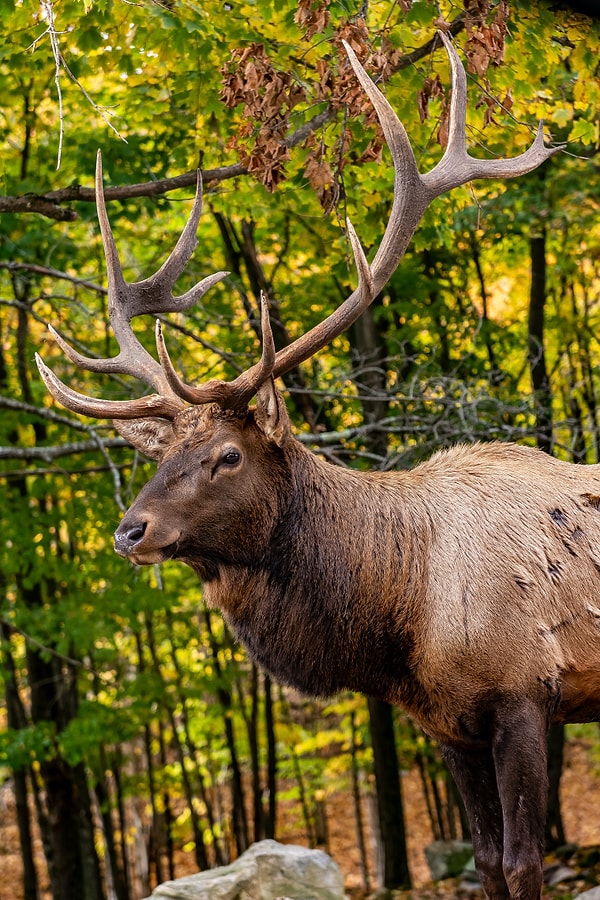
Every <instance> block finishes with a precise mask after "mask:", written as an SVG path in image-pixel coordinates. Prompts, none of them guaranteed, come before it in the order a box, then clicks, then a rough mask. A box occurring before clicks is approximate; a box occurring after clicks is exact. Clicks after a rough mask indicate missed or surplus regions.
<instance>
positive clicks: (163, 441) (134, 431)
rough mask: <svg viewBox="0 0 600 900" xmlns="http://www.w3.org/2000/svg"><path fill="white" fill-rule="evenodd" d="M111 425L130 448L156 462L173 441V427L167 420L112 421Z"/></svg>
mask: <svg viewBox="0 0 600 900" xmlns="http://www.w3.org/2000/svg"><path fill="white" fill-rule="evenodd" d="M113 425H114V427H115V428H116V430H117V431H118V432H119V434H120V435H121V437H124V438H125V440H126V441H128V442H129V443H130V444H131V446H132V447H135V449H136V450H139V451H140V453H143V454H144V456H149V457H150V459H156V460H158V462H160V461H161V459H162V458H163V456H164V454H165V451H166V450H167V448H168V447H169V445H170V444H171V441H172V440H173V425H172V423H171V422H169V421H167V419H113Z"/></svg>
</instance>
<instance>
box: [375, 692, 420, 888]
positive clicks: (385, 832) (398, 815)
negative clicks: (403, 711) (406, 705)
mask: <svg viewBox="0 0 600 900" xmlns="http://www.w3.org/2000/svg"><path fill="white" fill-rule="evenodd" d="M367 703H368V707H369V718H370V722H371V742H372V747H373V764H374V768H375V783H376V787H377V810H378V816H379V828H380V835H381V843H382V845H383V855H384V863H383V887H385V888H388V889H399V890H408V889H410V887H411V881H410V872H409V869H408V855H407V852H406V833H405V829H404V814H403V804H402V787H401V783H400V774H399V767H398V756H397V754H396V742H395V736H394V720H393V716H392V707H391V706H390V705H389V704H388V703H384V702H383V701H382V700H374V699H373V698H371V697H369V698H368V700H367Z"/></svg>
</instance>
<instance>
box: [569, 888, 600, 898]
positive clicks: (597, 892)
mask: <svg viewBox="0 0 600 900" xmlns="http://www.w3.org/2000/svg"><path fill="white" fill-rule="evenodd" d="M575 897H576V900H600V887H593V888H590V890H589V891H583V893H582V894H576V895H575Z"/></svg>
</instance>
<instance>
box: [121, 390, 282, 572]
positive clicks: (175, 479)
mask: <svg viewBox="0 0 600 900" xmlns="http://www.w3.org/2000/svg"><path fill="white" fill-rule="evenodd" d="M147 427H148V426H147V425H146V428H147ZM154 438H155V441H158V444H155V453H154V455H158V450H156V446H159V447H160V452H161V460H160V464H159V467H158V470H157V472H156V474H155V475H154V477H153V478H152V479H151V481H150V482H149V483H148V484H147V485H146V486H145V487H144V488H143V489H142V491H141V492H140V494H139V496H138V497H137V499H136V500H135V502H134V503H133V505H132V506H131V508H130V509H129V511H128V512H127V514H126V515H125V517H124V519H123V520H122V522H121V524H120V525H119V528H118V529H117V531H116V533H115V549H116V551H117V552H118V553H120V554H121V555H122V556H127V557H128V558H129V559H130V560H131V561H132V562H134V563H136V564H138V565H148V564H152V563H159V562H163V561H164V560H165V559H180V560H182V561H184V562H187V563H188V564H189V565H191V566H192V567H193V568H194V569H195V570H196V571H197V573H198V574H199V575H200V577H201V578H203V580H205V581H210V580H211V579H212V578H214V577H216V575H217V573H218V570H219V564H220V563H221V562H222V563H229V564H236V563H239V564H245V563H248V562H250V561H251V560H252V559H254V558H256V557H257V556H260V555H261V553H262V552H263V550H264V547H265V546H266V544H267V543H268V540H269V535H270V532H271V530H272V528H273V525H274V523H275V521H276V520H277V518H278V515H279V509H280V505H281V499H282V487H283V485H284V484H285V477H284V475H283V464H282V452H281V450H280V448H279V447H278V446H277V444H276V443H275V442H274V441H270V440H267V439H265V434H264V433H263V431H262V429H261V428H260V427H259V426H258V425H257V423H256V420H255V416H254V414H253V413H248V414H246V415H234V414H232V413H231V412H224V411H222V410H221V409H220V408H219V407H217V406H210V407H194V408H192V409H187V410H185V411H184V412H182V413H181V414H180V415H179V416H178V417H177V418H176V419H175V421H174V422H173V424H172V426H171V425H170V424H165V423H162V424H160V425H158V426H157V430H156V432H155V433H154Z"/></svg>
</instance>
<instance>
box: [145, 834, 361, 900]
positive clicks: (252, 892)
mask: <svg viewBox="0 0 600 900" xmlns="http://www.w3.org/2000/svg"><path fill="white" fill-rule="evenodd" d="M278 898H285V900H344V879H343V877H342V873H341V871H340V869H339V867H338V866H337V864H336V863H335V862H334V861H333V860H332V859H331V857H330V856H328V855H327V854H326V853H323V852H322V851H321V850H308V849H307V848H306V847H297V846H295V845H292V844H279V843H277V841H259V842H258V843H257V844H253V845H252V846H251V847H250V848H249V849H248V850H246V852H245V853H242V855H241V856H240V857H239V859H236V861H235V862H233V863H231V865H229V866H222V867H221V868H218V869H209V870H207V871H205V872H199V873H198V874H197V875H188V876H187V877H185V878H178V879H177V880H176V881H166V882H165V883H164V884H160V885H159V886H158V887H157V888H156V889H155V890H154V891H153V892H152V897H151V898H148V900H278Z"/></svg>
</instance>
